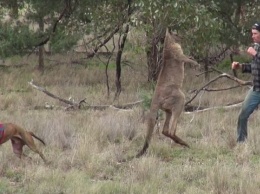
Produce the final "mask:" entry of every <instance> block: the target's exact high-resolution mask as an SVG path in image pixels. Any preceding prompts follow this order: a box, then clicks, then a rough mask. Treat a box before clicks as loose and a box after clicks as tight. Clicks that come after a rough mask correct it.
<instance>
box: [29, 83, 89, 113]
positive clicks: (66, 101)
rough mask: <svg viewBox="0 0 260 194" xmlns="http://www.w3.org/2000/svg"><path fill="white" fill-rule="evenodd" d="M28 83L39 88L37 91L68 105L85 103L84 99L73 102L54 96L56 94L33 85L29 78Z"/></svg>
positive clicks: (74, 105) (75, 105)
mask: <svg viewBox="0 0 260 194" xmlns="http://www.w3.org/2000/svg"><path fill="white" fill-rule="evenodd" d="M28 83H29V84H30V85H31V86H32V87H33V88H35V89H37V90H39V91H42V92H43V93H45V94H47V95H48V96H50V97H52V98H54V99H57V100H59V101H61V102H64V103H66V104H69V105H70V106H73V107H78V108H80V107H81V105H82V103H86V102H85V99H83V100H80V101H79V102H78V103H75V102H73V101H70V100H66V99H63V98H60V97H58V96H56V95H54V94H52V93H50V92H49V91H47V90H46V89H45V88H43V87H40V86H37V85H35V84H34V83H33V80H31V81H30V82H28Z"/></svg>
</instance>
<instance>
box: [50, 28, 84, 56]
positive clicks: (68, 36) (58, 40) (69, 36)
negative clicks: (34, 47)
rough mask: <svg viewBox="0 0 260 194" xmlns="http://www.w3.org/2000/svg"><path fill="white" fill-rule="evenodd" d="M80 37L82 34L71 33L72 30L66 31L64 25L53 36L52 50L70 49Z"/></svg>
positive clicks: (62, 50)
mask: <svg viewBox="0 0 260 194" xmlns="http://www.w3.org/2000/svg"><path fill="white" fill-rule="evenodd" d="M80 38H81V36H80V34H77V32H76V33H71V32H70V31H66V29H64V26H62V28H59V29H58V30H57V32H56V33H55V34H54V36H52V38H51V41H50V47H51V50H52V51H53V52H55V53H59V52H64V51H68V50H70V49H71V48H72V47H73V46H75V45H76V44H77V41H78V40H79V39H80Z"/></svg>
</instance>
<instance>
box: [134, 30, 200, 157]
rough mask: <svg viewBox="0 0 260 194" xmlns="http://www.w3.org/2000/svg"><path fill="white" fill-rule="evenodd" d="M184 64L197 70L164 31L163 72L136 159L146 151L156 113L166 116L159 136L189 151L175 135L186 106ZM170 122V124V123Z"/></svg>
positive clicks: (173, 39)
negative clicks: (167, 138) (188, 64)
mask: <svg viewBox="0 0 260 194" xmlns="http://www.w3.org/2000/svg"><path fill="white" fill-rule="evenodd" d="M184 63H191V64H193V65H196V66H199V64H198V63H197V62H196V61H193V60H191V59H189V58H188V57H187V56H185V55H184V54H183V51H182V48H181V45H180V44H178V43H177V42H176V37H175V35H174V34H173V33H172V32H170V31H169V30H168V29H167V30H166V35H165V40H164V48H163V64H162V69H161V71H160V73H159V76H158V80H157V84H156V87H155V91H154V94H153V98H152V103H151V106H150V111H149V113H148V115H147V134H146V139H145V143H144V146H143V148H142V150H141V151H139V153H138V154H137V155H136V157H137V158H138V157H140V156H142V155H143V154H144V153H145V152H146V151H147V149H148V147H149V144H150V141H151V138H152V134H153V131H154V126H155V124H156V115H157V111H158V110H159V109H161V110H163V111H164V112H165V114H166V118H165V123H164V126H163V131H162V134H164V135H165V136H166V137H169V138H171V139H172V140H173V141H174V142H175V143H178V144H180V145H182V146H186V147H189V145H188V144H187V143H186V142H185V141H183V140H182V139H180V138H179V137H178V136H177V135H176V129H177V121H178V119H179V117H180V115H181V113H182V111H183V109H184V104H185V95H184V93H183V92H182V91H181V88H182V83H183V79H184ZM171 119H172V122H170V121H171Z"/></svg>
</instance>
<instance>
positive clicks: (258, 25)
mask: <svg viewBox="0 0 260 194" xmlns="http://www.w3.org/2000/svg"><path fill="white" fill-rule="evenodd" d="M252 29H256V30H258V31H259V32H260V22H256V23H255V24H254V25H253V26H252Z"/></svg>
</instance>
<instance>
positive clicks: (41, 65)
mask: <svg viewBox="0 0 260 194" xmlns="http://www.w3.org/2000/svg"><path fill="white" fill-rule="evenodd" d="M39 29H40V32H42V33H43V32H44V21H43V18H39ZM38 70H39V71H40V72H41V73H43V71H44V45H41V46H39V65H38Z"/></svg>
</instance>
